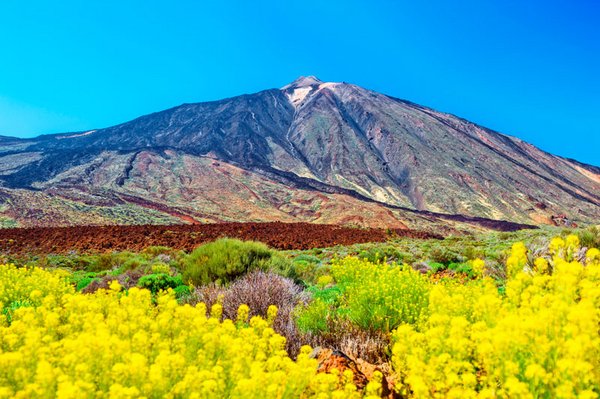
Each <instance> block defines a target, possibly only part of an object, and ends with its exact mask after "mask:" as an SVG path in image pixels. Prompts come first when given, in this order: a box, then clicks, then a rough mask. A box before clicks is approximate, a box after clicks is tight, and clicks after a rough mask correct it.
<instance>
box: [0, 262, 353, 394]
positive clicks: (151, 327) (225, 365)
mask: <svg viewBox="0 0 600 399" xmlns="http://www.w3.org/2000/svg"><path fill="white" fill-rule="evenodd" d="M0 287H1V291H0V293H1V294H0V295H1V298H2V301H3V303H7V301H13V302H14V301H15V300H22V299H23V298H25V299H27V298H29V301H30V302H29V303H28V304H27V306H20V307H18V308H16V309H14V311H13V312H12V317H11V319H10V320H8V319H7V318H6V317H4V318H3V319H2V320H0V398H29V397H59V398H95V397H108V398H128V397H131V398H133V397H153V398H158V397H161V398H162V397H165V398H175V397H190V398H215V397H231V398H295V397H301V396H304V397H311V396H316V397H320V398H346V397H350V398H351V397H353V396H355V395H357V393H356V389H355V387H354V385H352V383H351V382H350V383H345V384H341V383H340V380H339V379H338V378H337V377H336V376H333V375H328V374H317V373H316V370H317V364H316V360H314V359H311V358H310V356H309V354H310V351H311V349H310V348H309V347H305V348H303V349H302V351H301V353H300V355H299V356H298V358H297V359H296V360H295V361H294V360H292V359H291V358H290V357H289V356H288V354H287V353H286V351H285V350H284V345H285V338H283V337H282V336H280V335H278V334H276V333H275V332H274V331H273V329H272V328H271V326H270V325H269V321H268V320H264V319H262V318H259V317H252V318H251V319H250V320H248V313H249V310H248V308H247V307H241V308H240V310H239V314H238V318H237V320H236V321H231V320H224V321H221V320H220V315H221V311H222V309H221V308H220V305H218V304H217V305H215V306H214V307H213V309H212V310H211V314H210V315H208V314H207V309H206V306H205V305H204V304H202V303H200V304H198V305H197V306H190V305H179V304H178V303H177V301H176V299H175V297H174V295H173V293H172V292H164V291H163V292H161V293H159V294H158V295H157V296H156V297H154V298H153V296H152V294H151V293H150V291H148V290H145V289H138V288H132V289H130V290H128V291H122V290H121V287H120V286H119V284H118V283H117V282H114V283H113V284H111V287H110V289H109V290H99V291H98V292H97V293H94V294H89V295H85V294H81V293H77V292H74V290H73V289H72V288H70V287H68V286H67V285H66V284H65V283H64V278H63V276H62V273H60V272H49V271H43V270H39V269H32V270H27V269H16V268H14V267H12V266H5V265H3V266H0ZM276 311H277V309H276V308H272V309H270V310H269V318H270V319H272V318H274V317H275V315H276ZM349 381H352V379H351V378H350V380H349Z"/></svg>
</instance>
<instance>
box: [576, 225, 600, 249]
mask: <svg viewBox="0 0 600 399" xmlns="http://www.w3.org/2000/svg"><path fill="white" fill-rule="evenodd" d="M577 236H578V237H579V242H580V243H581V246H582V247H586V248H600V228H598V227H597V226H592V227H589V228H587V229H585V230H580V231H578V232H577Z"/></svg>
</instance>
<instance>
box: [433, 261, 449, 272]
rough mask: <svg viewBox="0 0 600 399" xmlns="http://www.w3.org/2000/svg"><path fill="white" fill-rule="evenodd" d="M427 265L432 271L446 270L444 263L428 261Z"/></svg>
mask: <svg viewBox="0 0 600 399" xmlns="http://www.w3.org/2000/svg"><path fill="white" fill-rule="evenodd" d="M429 267H430V268H431V272H432V273H438V272H441V271H442V270H446V265H444V264H443V263H438V262H429Z"/></svg>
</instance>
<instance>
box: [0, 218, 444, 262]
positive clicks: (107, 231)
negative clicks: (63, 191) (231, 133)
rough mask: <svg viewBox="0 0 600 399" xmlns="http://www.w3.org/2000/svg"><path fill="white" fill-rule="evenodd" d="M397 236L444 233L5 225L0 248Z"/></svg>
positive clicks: (304, 243)
mask: <svg viewBox="0 0 600 399" xmlns="http://www.w3.org/2000/svg"><path fill="white" fill-rule="evenodd" d="M393 236H399V237H410V238H442V237H441V236H437V235H434V234H431V233H426V232H421V231H414V230H404V229H388V230H383V229H362V228H351V227H342V226H335V225H322V224H310V223H280V222H274V223H216V224H203V225H170V226H152V225H145V226H75V227H33V228H16V229H0V252H3V253H5V254H25V253H32V254H47V253H67V252H72V251H75V252H80V253H85V252H105V251H116V250H119V251H122V250H129V251H141V250H143V249H144V248H147V247H149V246H154V245H161V246H166V247H171V248H175V249H183V250H187V251H190V250H192V249H194V248H195V247H196V246H198V245H199V244H202V243H205V242H208V241H213V240H216V239H217V238H220V237H234V238H239V239H242V240H255V241H261V242H264V243H265V244H267V245H269V246H271V247H273V248H277V249H310V248H323V247H331V246H334V245H350V244H355V243H363V242H384V241H386V240H388V239H389V238H391V237H393Z"/></svg>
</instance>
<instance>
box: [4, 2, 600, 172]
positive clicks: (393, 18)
mask: <svg viewBox="0 0 600 399" xmlns="http://www.w3.org/2000/svg"><path fill="white" fill-rule="evenodd" d="M299 75H316V76H318V77H319V78H320V79H321V80H326V81H345V82H351V83H355V84H358V85H361V86H364V87H367V88H369V89H373V90H377V91H380V92H383V93H386V94H390V95H393V96H395V97H400V98H404V99H407V100H411V101H414V102H416V103H420V104H423V105H426V106H430V107H433V108H435V109H438V110H440V111H445V112H450V113H453V114H456V115H458V116H461V117H464V118H466V119H469V120H471V121H473V122H476V123H479V124H481V125H484V126H486V127H489V128H492V129H494V130H498V131H500V132H503V133H506V134H510V135H513V136H517V137H520V138H522V139H524V140H526V141H529V142H531V143H533V144H535V145H537V146H539V147H541V148H542V149H544V150H546V151H550V152H552V153H555V154H558V155H562V156H566V157H572V158H576V159H578V160H580V161H584V162H588V163H592V164H595V165H600V1H597V0H588V1H584V0H565V1H557V0H545V1H541V0H529V1H512V0H498V1H485V0H484V1H482V0H473V1H460V0H446V1H441V0H439V1H436V0H423V1H415V0H410V1H402V0H397V1H392V0H390V1H384V0H381V1H376V0H370V1H354V0H344V1H324V0H323V1H282V0H273V1H260V0H253V1H248V0H245V1H242V0H240V1H191V0H189V1H183V0H182V1H177V0H171V1H155V0H118V1H115V0H102V1H92V0H90V1H80V0H60V1H50V0H46V1H38V0H27V1H21V0H1V1H0V134H3V135H16V136H21V137H30V136H34V135H38V134H42V133H57V132H67V131H79V130H88V129H92V128H99V127H106V126H111V125H114V124H117V123H120V122H125V121H127V120H130V119H133V118H135V117H137V116H140V115H143V114H147V113H150V112H154V111H159V110H162V109H165V108H168V107H172V106H175V105H179V104H181V103H184V102H199V101H207V100H216V99H220V98H224V97H230V96H234V95H238V94H242V93H251V92H256V91H259V90H262V89H267V88H273V87H281V86H283V85H285V84H286V83H288V82H290V81H292V80H294V79H295V78H296V77H297V76H299Z"/></svg>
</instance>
